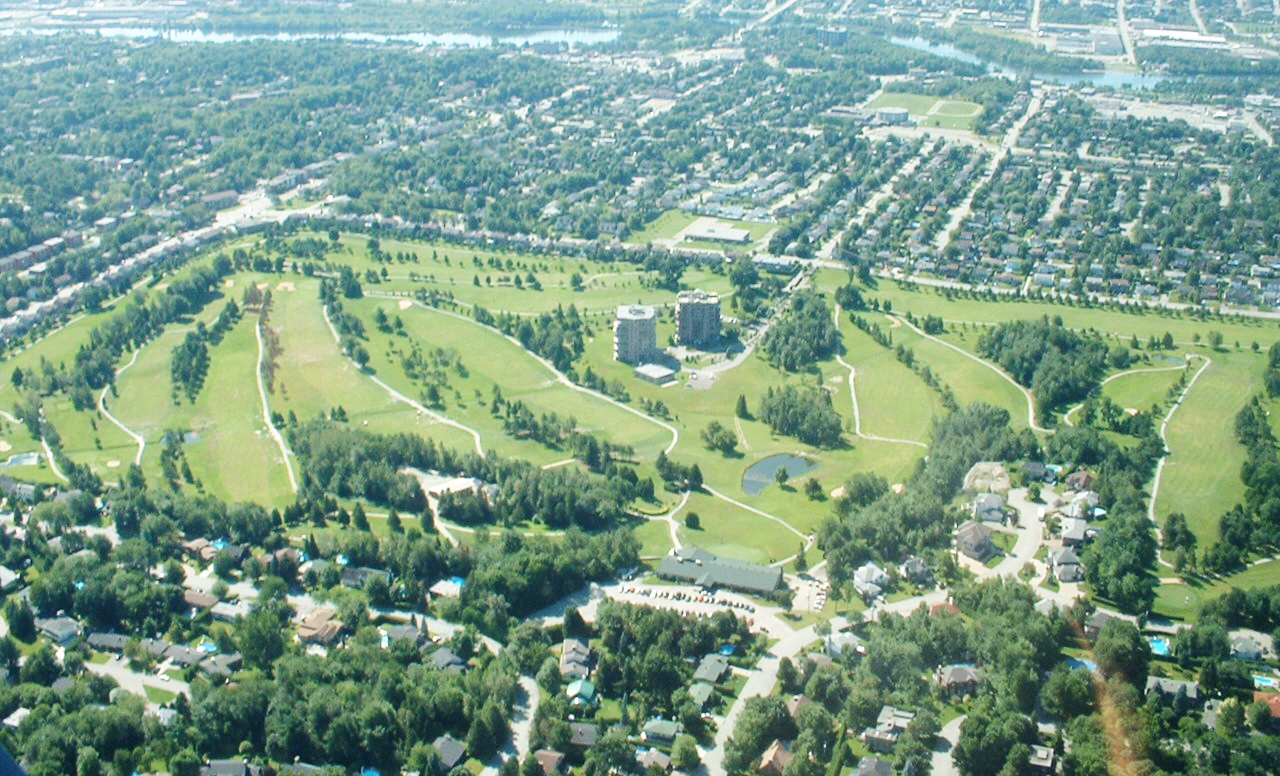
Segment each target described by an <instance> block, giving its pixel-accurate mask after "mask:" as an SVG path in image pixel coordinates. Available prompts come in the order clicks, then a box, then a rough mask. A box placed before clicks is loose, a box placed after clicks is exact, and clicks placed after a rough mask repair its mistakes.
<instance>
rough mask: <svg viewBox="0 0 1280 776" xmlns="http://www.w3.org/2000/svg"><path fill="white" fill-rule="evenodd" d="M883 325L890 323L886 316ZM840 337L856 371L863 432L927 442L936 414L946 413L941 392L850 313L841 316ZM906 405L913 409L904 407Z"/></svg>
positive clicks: (848, 358) (856, 385) (845, 355)
mask: <svg viewBox="0 0 1280 776" xmlns="http://www.w3.org/2000/svg"><path fill="white" fill-rule="evenodd" d="M884 325H886V326H887V325H888V321H887V320H885V321H884ZM894 331H895V332H897V331H900V329H895V330H894ZM840 337H841V339H842V341H843V342H844V346H845V354H844V360H845V361H848V362H849V363H850V364H852V365H853V368H854V369H855V370H856V372H857V376H856V377H855V380H854V383H855V387H856V388H857V391H858V407H859V410H860V411H861V415H862V431H863V433H865V434H872V435H875V436H883V437H892V438H895V439H912V440H915V441H918V442H927V441H928V439H929V431H930V426H931V424H932V423H933V420H934V418H936V417H938V416H939V415H941V414H942V413H943V408H942V400H941V399H940V398H939V397H938V394H937V393H936V392H935V391H934V390H933V389H932V388H930V387H929V386H927V385H925V384H924V381H923V380H921V379H920V376H919V375H917V374H916V373H915V372H913V371H911V370H910V369H908V368H907V367H906V365H904V364H903V363H902V362H901V361H899V360H898V359H897V357H896V356H895V355H894V353H893V351H891V350H889V349H888V348H883V347H881V346H880V345H879V344H878V343H876V342H875V340H873V339H871V337H870V336H869V335H867V334H865V333H863V332H862V330H861V329H859V328H858V327H857V326H854V325H853V324H852V323H850V322H849V316H848V315H847V314H846V315H842V316H841V320H840ZM931 368H932V367H931ZM907 408H909V409H910V411H904V410H905V409H907Z"/></svg>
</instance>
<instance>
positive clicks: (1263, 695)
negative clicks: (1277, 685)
mask: <svg viewBox="0 0 1280 776" xmlns="http://www.w3.org/2000/svg"><path fill="white" fill-rule="evenodd" d="M1253 702H1254V703H1264V704H1266V706H1267V710H1268V711H1269V712H1270V716H1271V729H1272V730H1277V729H1280V695H1277V694H1275V693H1273V692H1261V691H1254V693H1253Z"/></svg>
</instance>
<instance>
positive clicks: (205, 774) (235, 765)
mask: <svg viewBox="0 0 1280 776" xmlns="http://www.w3.org/2000/svg"><path fill="white" fill-rule="evenodd" d="M253 774H254V770H253V768H252V767H251V766H250V765H249V763H247V762H246V761H244V760H210V761H209V764H208V765H206V766H204V767H203V768H201V769H200V776H253Z"/></svg>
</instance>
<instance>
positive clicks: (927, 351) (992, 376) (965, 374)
mask: <svg viewBox="0 0 1280 776" xmlns="http://www.w3.org/2000/svg"><path fill="white" fill-rule="evenodd" d="M891 333H892V336H893V341H894V344H895V346H896V345H898V344H901V345H904V346H905V347H907V348H910V349H911V351H912V352H914V353H915V356H916V358H917V359H918V360H919V361H921V362H922V363H924V364H926V365H928V367H929V368H930V369H931V370H933V373H934V374H935V375H937V376H938V379H939V380H941V381H942V382H943V383H945V384H947V385H949V386H951V391H952V392H953V393H954V394H955V397H956V403H957V404H959V405H960V406H962V407H963V406H964V405H966V404H969V403H971V402H985V403H987V404H994V405H995V406H997V407H1003V408H1004V409H1006V410H1008V412H1009V419H1010V423H1011V424H1012V426H1013V427H1014V428H1015V429H1022V428H1026V427H1027V400H1026V397H1025V396H1023V395H1022V392H1021V391H1019V390H1018V389H1017V387H1016V386H1014V385H1013V384H1012V383H1010V382H1009V381H1008V380H1005V379H1004V378H1003V377H1001V376H1000V375H998V374H996V373H995V372H994V371H992V370H991V369H990V368H989V367H987V366H984V365H983V364H980V363H978V362H977V361H974V360H973V359H971V358H967V357H965V356H964V355H962V354H960V353H957V352H955V351H954V350H952V349H951V348H948V347H947V346H945V345H942V344H939V343H937V342H934V341H932V340H927V339H925V338H924V337H921V336H920V335H918V334H916V333H915V332H913V331H912V330H911V329H908V328H907V327H905V326H900V327H898V328H895V329H892V330H891ZM945 338H946V339H947V340H948V341H950V342H952V343H953V344H956V345H958V346H959V347H961V348H964V349H965V350H967V351H969V352H970V353H972V352H973V350H974V343H975V340H976V337H975V335H974V334H972V333H971V332H964V331H954V330H952V331H949V332H948V336H946V337H945Z"/></svg>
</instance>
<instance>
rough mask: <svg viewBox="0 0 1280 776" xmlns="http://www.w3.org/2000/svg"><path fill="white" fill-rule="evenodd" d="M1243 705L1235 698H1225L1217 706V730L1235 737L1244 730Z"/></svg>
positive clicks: (1228, 736)
mask: <svg viewBox="0 0 1280 776" xmlns="http://www.w3.org/2000/svg"><path fill="white" fill-rule="evenodd" d="M1244 723H1245V719H1244V706H1242V705H1241V704H1240V701H1238V700H1236V699H1235V698H1227V699H1226V700H1225V701H1223V702H1222V706H1220V707H1219V708H1218V732H1220V733H1222V734H1223V735H1224V736H1226V737H1227V738H1235V737H1236V736H1238V735H1240V734H1241V733H1243V732H1244Z"/></svg>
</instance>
